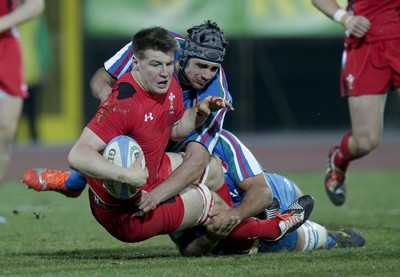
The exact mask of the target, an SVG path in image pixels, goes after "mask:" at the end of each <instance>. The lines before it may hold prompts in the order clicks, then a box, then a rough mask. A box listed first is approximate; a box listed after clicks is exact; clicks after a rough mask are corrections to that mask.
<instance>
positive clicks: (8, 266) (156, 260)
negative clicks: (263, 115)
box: [0, 171, 400, 276]
mask: <svg viewBox="0 0 400 277" xmlns="http://www.w3.org/2000/svg"><path fill="white" fill-rule="evenodd" d="M286 176H288V177H290V178H291V179H293V180H294V181H295V182H296V183H297V184H298V185H299V186H300V187H301V188H302V190H303V191H304V192H305V193H307V194H311V195H313V196H314V198H315V207H314V211H313V214H312V215H311V220H313V221H316V222H318V223H320V224H323V225H324V226H326V227H327V228H328V229H331V230H334V229H339V228H342V227H343V228H355V229H356V230H357V231H359V232H360V233H362V234H363V235H364V237H365V238H366V245H365V246H364V247H362V248H357V249H331V250H317V251H313V252H306V253H288V252H281V253H264V254H257V255H253V256H248V255H240V256H225V257H201V258H185V257H181V256H180V255H179V253H178V251H177V250H176V249H175V247H174V245H173V243H172V242H171V241H170V240H169V238H168V237H167V236H158V237H155V238H152V239H150V240H147V241H144V242H141V243H136V244H126V243H122V242H119V241H117V240H116V239H114V238H113V237H111V236H110V235H109V234H108V233H106V231H105V230H103V229H102V227H101V226H100V225H99V224H98V223H97V222H96V221H95V219H94V218H93V217H92V215H91V213H90V209H89V205H88V199H87V191H85V192H84V193H83V194H82V196H81V197H80V198H78V199H68V198H66V197H64V196H63V195H60V194H58V193H54V192H42V193H38V192H35V191H31V190H28V189H26V188H25V185H23V184H21V183H19V182H7V183H5V184H4V185H3V186H2V187H0V216H3V217H4V218H5V219H6V221H5V222H4V223H0V276H290V275H293V276H398V274H399V273H400V268H399V257H400V246H399V245H400V237H399V236H398V233H397V232H398V231H399V230H400V221H399V218H400V206H399V204H398V203H399V202H398V199H399V196H400V184H399V183H400V172H399V171H367V172H361V171H359V172H353V171H351V172H350V174H349V175H348V178H347V183H348V199H347V201H346V203H345V204H344V205H343V206H342V207H335V206H333V204H331V203H330V202H329V200H328V198H327V196H326V195H325V191H324V188H323V186H322V179H323V176H322V175H321V174H320V173H318V174H312V173H308V174H300V173H296V174H286Z"/></svg>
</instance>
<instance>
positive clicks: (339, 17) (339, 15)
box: [333, 9, 351, 26]
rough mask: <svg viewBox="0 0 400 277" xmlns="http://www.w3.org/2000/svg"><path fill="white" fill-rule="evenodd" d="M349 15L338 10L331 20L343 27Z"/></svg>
mask: <svg viewBox="0 0 400 277" xmlns="http://www.w3.org/2000/svg"><path fill="white" fill-rule="evenodd" d="M350 17H351V15H350V14H349V13H348V12H346V11H345V10H343V9H338V10H337V11H336V12H335V14H334V15H333V20H335V21H336V22H337V23H339V24H341V25H343V26H344V25H345V24H346V23H347V21H348V19H349V18H350Z"/></svg>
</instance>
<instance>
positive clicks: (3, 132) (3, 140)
mask: <svg viewBox="0 0 400 277" xmlns="http://www.w3.org/2000/svg"><path fill="white" fill-rule="evenodd" d="M22 105H23V99H22V98H21V97H13V96H9V95H8V94H6V93H5V92H2V91H0V153H1V155H0V185H1V184H2V183H3V182H4V178H5V173H6V170H7V167H8V164H9V162H10V157H11V149H12V143H13V138H14V135H15V131H16V129H17V126H18V121H19V118H20V115H21V111H22Z"/></svg>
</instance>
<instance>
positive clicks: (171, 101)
mask: <svg viewBox="0 0 400 277" xmlns="http://www.w3.org/2000/svg"><path fill="white" fill-rule="evenodd" d="M168 99H169V114H174V113H175V112H174V110H175V109H174V99H175V94H174V93H173V92H172V91H171V92H170V93H169V96H168Z"/></svg>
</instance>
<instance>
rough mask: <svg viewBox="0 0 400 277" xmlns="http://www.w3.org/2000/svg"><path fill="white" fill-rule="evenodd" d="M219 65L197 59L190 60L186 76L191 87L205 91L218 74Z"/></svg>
mask: <svg viewBox="0 0 400 277" xmlns="http://www.w3.org/2000/svg"><path fill="white" fill-rule="evenodd" d="M219 67H220V64H219V63H213V62H207V61H204V60H201V59H197V58H191V59H189V60H188V62H187V64H186V67H185V74H186V76H187V78H188V81H189V83H190V85H191V86H192V87H193V88H194V89H196V90H200V89H203V88H204V87H205V86H206V85H207V84H208V83H209V82H210V81H211V80H212V79H213V78H214V76H215V75H216V74H217V72H218V69H219Z"/></svg>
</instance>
